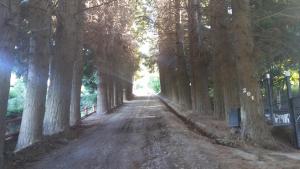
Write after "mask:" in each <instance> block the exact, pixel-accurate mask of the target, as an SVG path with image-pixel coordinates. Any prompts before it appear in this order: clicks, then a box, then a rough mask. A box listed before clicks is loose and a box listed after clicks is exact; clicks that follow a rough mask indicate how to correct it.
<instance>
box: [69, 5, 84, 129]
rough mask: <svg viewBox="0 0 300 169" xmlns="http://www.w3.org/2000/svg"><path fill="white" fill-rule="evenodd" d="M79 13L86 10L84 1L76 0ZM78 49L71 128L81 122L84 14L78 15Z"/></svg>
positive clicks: (73, 86) (74, 72) (72, 93)
mask: <svg viewBox="0 0 300 169" xmlns="http://www.w3.org/2000/svg"><path fill="white" fill-rule="evenodd" d="M75 2H76V7H77V12H78V11H81V10H82V9H83V8H84V6H85V5H84V1H82V0H75ZM76 21H77V22H76V35H75V37H76V43H77V44H76V49H75V57H76V59H75V62H74V66H73V77H72V90H71V105H70V126H76V125H78V124H79V123H80V120H81V108H80V100H81V86H82V76H83V64H84V60H83V51H82V50H83V49H82V48H83V42H82V40H83V37H82V35H83V22H84V16H83V14H82V13H80V14H77V15H76Z"/></svg>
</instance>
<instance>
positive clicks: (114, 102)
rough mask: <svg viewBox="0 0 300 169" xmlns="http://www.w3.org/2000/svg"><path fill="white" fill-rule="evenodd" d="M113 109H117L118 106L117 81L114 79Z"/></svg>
mask: <svg viewBox="0 0 300 169" xmlns="http://www.w3.org/2000/svg"><path fill="white" fill-rule="evenodd" d="M112 84H113V86H112V87H113V107H114V108H115V107H117V106H118V87H117V80H116V78H115V77H114V80H113V83H112Z"/></svg>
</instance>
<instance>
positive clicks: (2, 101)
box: [0, 8, 12, 168]
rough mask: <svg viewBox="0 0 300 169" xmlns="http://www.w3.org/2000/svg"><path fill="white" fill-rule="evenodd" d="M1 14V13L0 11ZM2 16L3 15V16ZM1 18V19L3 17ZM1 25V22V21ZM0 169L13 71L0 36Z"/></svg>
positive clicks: (1, 166)
mask: <svg viewBox="0 0 300 169" xmlns="http://www.w3.org/2000/svg"><path fill="white" fill-rule="evenodd" d="M0 9H1V8H0ZM0 14H1V11H0ZM1 16H2V15H1ZM1 16H0V17H1ZM0 23H1V20H0ZM0 38H1V39H0V45H1V46H0V88H1V90H0V168H3V165H4V164H3V163H4V161H3V150H4V139H5V131H6V130H5V129H6V127H5V115H6V112H7V102H8V93H9V87H10V74H11V69H12V61H11V52H10V51H8V50H7V49H8V48H7V46H2V37H1V35H0Z"/></svg>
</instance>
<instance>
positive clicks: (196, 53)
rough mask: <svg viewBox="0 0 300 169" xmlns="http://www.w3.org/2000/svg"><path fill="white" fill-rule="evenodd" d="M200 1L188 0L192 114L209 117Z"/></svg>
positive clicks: (206, 68) (206, 66) (209, 107)
mask: <svg viewBox="0 0 300 169" xmlns="http://www.w3.org/2000/svg"><path fill="white" fill-rule="evenodd" d="M200 22H201V12H200V1H198V0H189V38H190V44H191V47H190V54H191V66H192V78H191V84H192V87H191V91H192V108H193V112H197V113H201V114H203V115H210V114H211V112H212V110H211V104H210V99H209V94H208V92H209V90H208V73H207V72H208V61H207V59H208V58H207V56H206V55H205V52H204V46H201V23H200Z"/></svg>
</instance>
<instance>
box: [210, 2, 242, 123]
mask: <svg viewBox="0 0 300 169" xmlns="http://www.w3.org/2000/svg"><path fill="white" fill-rule="evenodd" d="M210 9H211V11H210V12H211V17H210V21H211V27H212V32H211V33H212V41H213V47H214V59H213V68H214V105H215V109H214V116H215V117H216V118H217V119H225V117H226V114H225V113H228V112H229V111H232V110H233V109H235V110H237V109H238V108H239V96H238V89H237V86H238V83H237V74H236V65H235V58H234V55H233V54H232V53H230V51H231V49H232V46H231V42H230V38H229V37H230V36H229V28H228V25H229V21H230V18H229V15H228V7H227V4H226V1H223V0H222V1H218V0H211V1H210Z"/></svg>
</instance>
